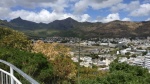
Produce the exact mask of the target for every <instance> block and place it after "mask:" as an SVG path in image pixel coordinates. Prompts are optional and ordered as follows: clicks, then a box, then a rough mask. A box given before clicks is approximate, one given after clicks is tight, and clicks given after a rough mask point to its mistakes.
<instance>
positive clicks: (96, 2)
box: [89, 0, 123, 9]
mask: <svg viewBox="0 0 150 84" xmlns="http://www.w3.org/2000/svg"><path fill="white" fill-rule="evenodd" d="M90 1H91V0H90ZM122 1H123V0H92V1H91V2H89V5H90V6H91V7H92V8H93V9H101V8H106V7H111V6H113V5H115V4H118V3H120V2H122Z"/></svg>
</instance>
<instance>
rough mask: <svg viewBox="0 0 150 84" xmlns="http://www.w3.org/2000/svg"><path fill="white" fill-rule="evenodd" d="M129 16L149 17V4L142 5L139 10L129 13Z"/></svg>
mask: <svg viewBox="0 0 150 84" xmlns="http://www.w3.org/2000/svg"><path fill="white" fill-rule="evenodd" d="M130 15H131V16H148V15H150V4H149V3H147V4H142V5H141V6H140V8H139V9H136V10H134V11H132V12H131V13H130Z"/></svg>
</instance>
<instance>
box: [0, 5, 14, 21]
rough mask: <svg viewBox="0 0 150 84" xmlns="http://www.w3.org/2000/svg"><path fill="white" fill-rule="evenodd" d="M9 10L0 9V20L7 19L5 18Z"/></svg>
mask: <svg viewBox="0 0 150 84" xmlns="http://www.w3.org/2000/svg"><path fill="white" fill-rule="evenodd" d="M10 11H11V10H10V9H8V8H5V7H0V18H2V19H7V16H8V14H9V12H10Z"/></svg>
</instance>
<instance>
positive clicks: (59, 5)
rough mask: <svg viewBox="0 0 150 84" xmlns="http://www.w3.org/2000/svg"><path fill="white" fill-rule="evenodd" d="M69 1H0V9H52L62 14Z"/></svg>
mask: <svg viewBox="0 0 150 84" xmlns="http://www.w3.org/2000/svg"><path fill="white" fill-rule="evenodd" d="M68 2H69V0H1V1H0V7H7V8H12V7H15V6H20V7H23V8H30V9H34V8H38V7H42V8H52V10H55V11H56V12H63V11H64V9H65V8H66V7H68Z"/></svg>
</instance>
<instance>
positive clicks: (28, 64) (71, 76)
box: [0, 27, 150, 84]
mask: <svg viewBox="0 0 150 84" xmlns="http://www.w3.org/2000/svg"><path fill="white" fill-rule="evenodd" d="M0 30H1V31H0V59H3V60H6V61H8V62H10V63H12V64H14V65H15V66H17V67H18V68H20V69H21V70H22V71H24V72H25V73H27V74H28V75H30V76H32V77H33V78H34V79H36V80H37V81H38V82H39V83H40V84H77V75H78V74H77V65H78V63H77V64H75V63H73V61H72V60H71V59H70V55H69V54H68V53H69V51H70V49H69V48H67V47H65V46H63V45H59V44H57V43H52V44H50V43H44V42H42V41H37V42H36V43H34V44H33V45H31V42H30V41H29V40H28V39H27V37H26V36H25V35H24V34H23V33H20V32H17V31H14V30H11V29H8V28H3V27H0ZM112 53H113V52H112ZM128 54H130V53H128ZM128 54H127V55H128ZM91 57H92V58H93V59H94V58H98V57H97V55H96V54H91ZM0 67H1V68H3V69H5V70H7V69H8V67H6V66H4V65H2V64H0ZM109 67H110V69H109V71H98V68H97V67H92V68H90V67H88V68H86V67H80V68H79V70H80V71H79V73H80V74H79V75H80V78H79V79H80V84H149V83H150V80H149V79H150V73H149V72H148V70H147V69H145V68H142V67H139V66H130V65H128V64H126V63H118V62H117V60H115V61H114V62H112V63H111V64H110V66H109ZM15 75H16V76H17V77H18V78H19V79H20V80H22V78H20V76H19V75H18V74H15ZM22 82H23V83H24V84H28V83H26V82H25V81H22Z"/></svg>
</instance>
